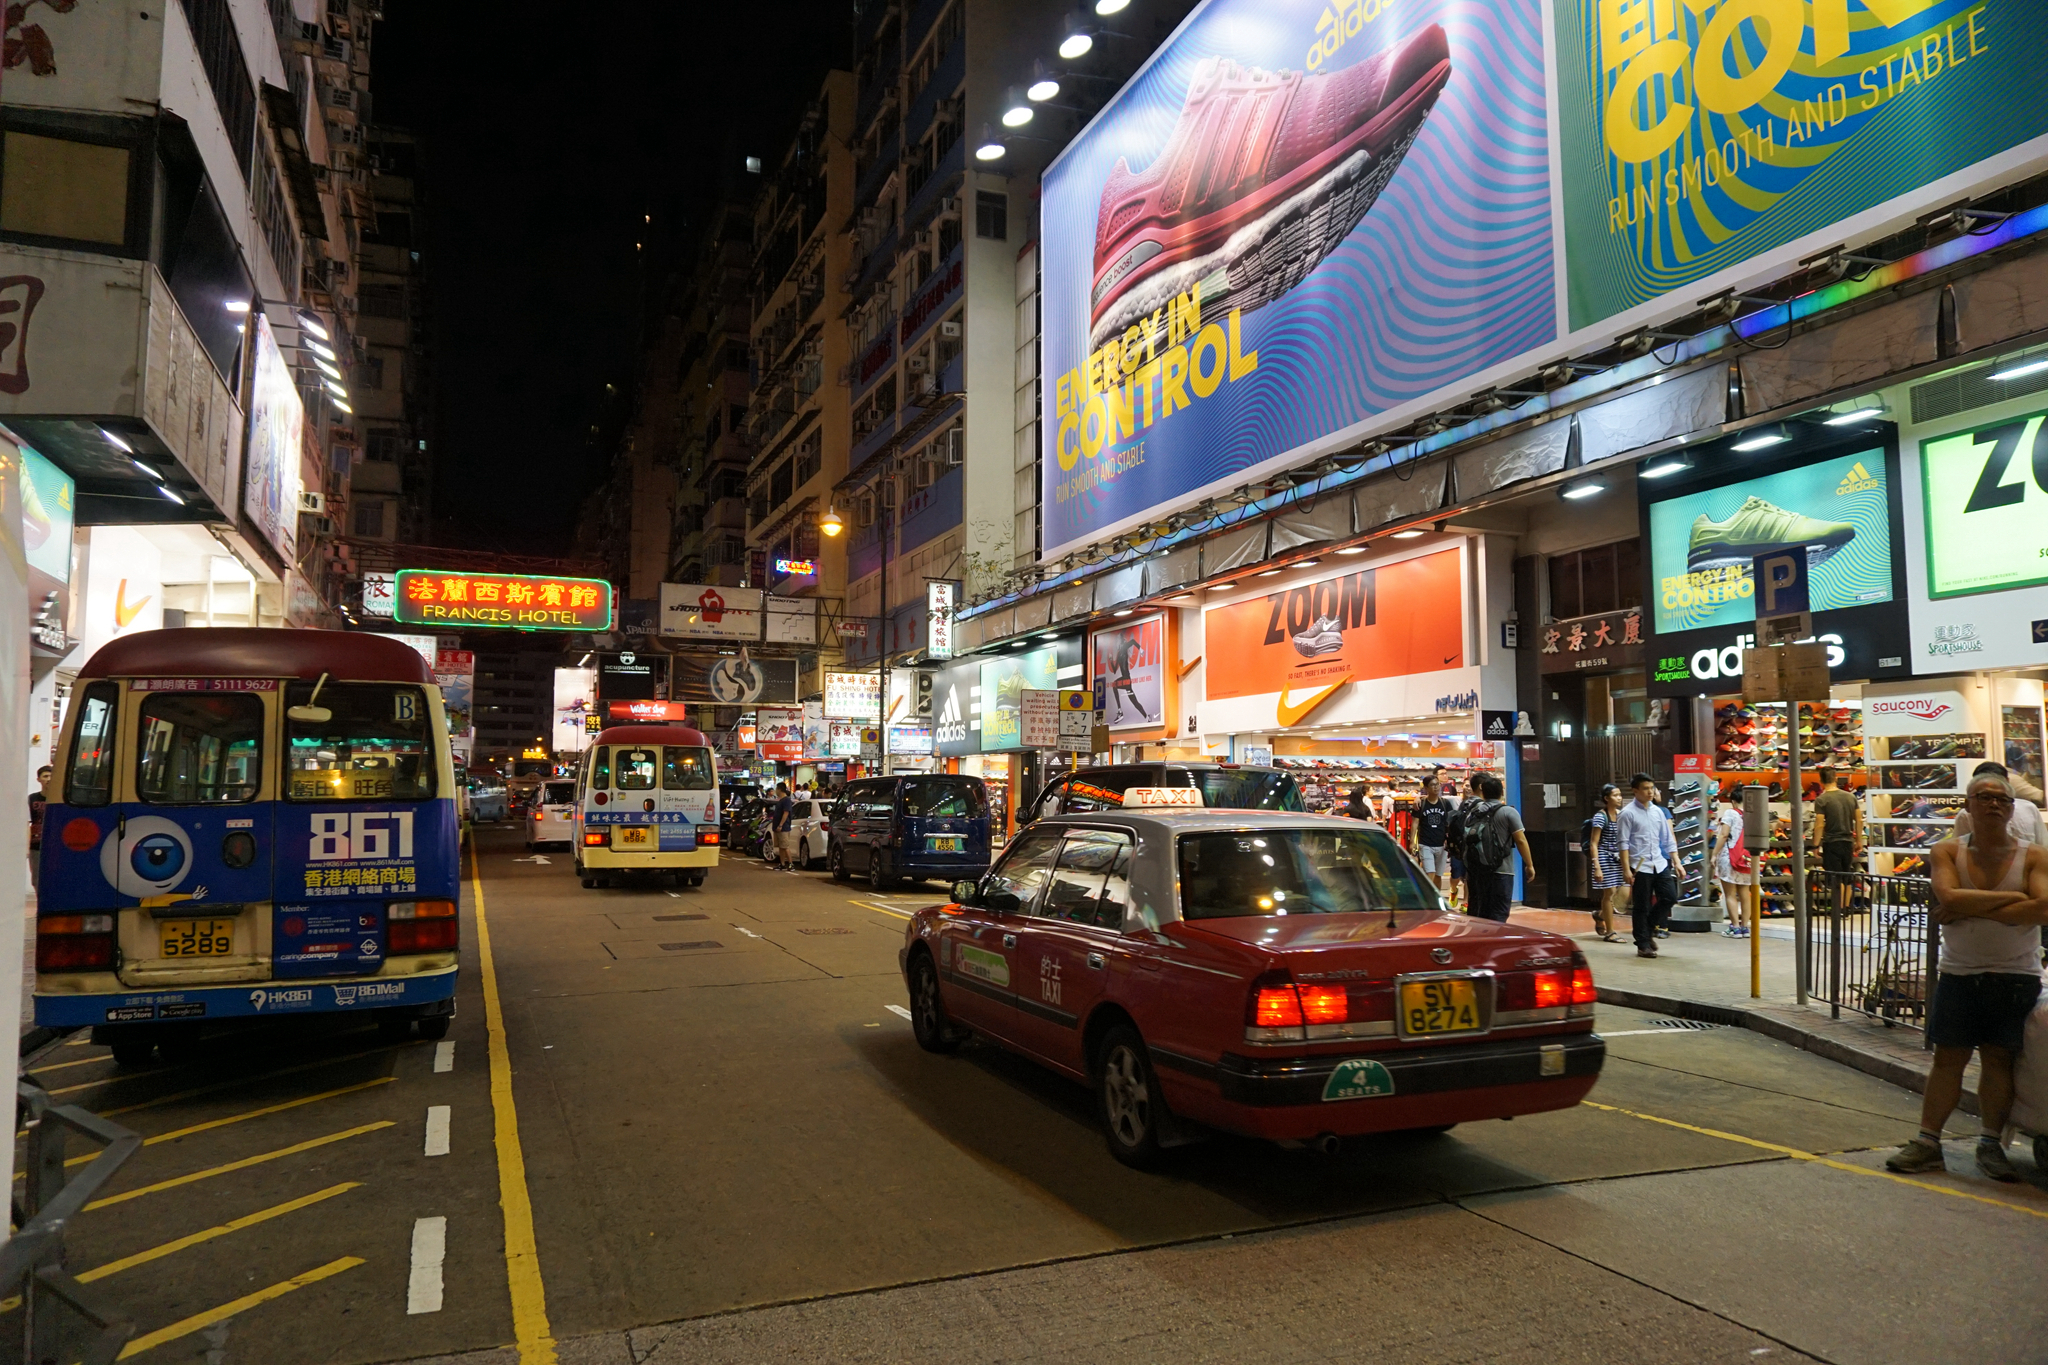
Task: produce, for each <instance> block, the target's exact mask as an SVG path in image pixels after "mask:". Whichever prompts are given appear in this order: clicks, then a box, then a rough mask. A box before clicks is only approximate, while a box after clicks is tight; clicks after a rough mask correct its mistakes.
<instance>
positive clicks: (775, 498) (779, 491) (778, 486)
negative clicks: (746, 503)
mask: <svg viewBox="0 0 2048 1365" xmlns="http://www.w3.org/2000/svg"><path fill="white" fill-rule="evenodd" d="M789 476H790V467H789V461H788V460H784V461H783V462H782V463H781V464H779V465H777V466H775V472H774V473H772V474H770V475H769V476H768V505H769V506H770V507H780V506H782V504H784V503H785V502H788V501H789V495H790V493H791V492H792V491H794V490H793V488H792V486H791V484H790V481H789Z"/></svg>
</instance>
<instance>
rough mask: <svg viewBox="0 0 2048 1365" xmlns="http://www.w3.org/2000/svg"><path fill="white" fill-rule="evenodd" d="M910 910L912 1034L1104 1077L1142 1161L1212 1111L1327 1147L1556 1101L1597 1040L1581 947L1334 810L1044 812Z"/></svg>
mask: <svg viewBox="0 0 2048 1365" xmlns="http://www.w3.org/2000/svg"><path fill="white" fill-rule="evenodd" d="M904 927H905V937H904V942H903V948H902V952H901V957H900V960H901V963H902V969H903V977H904V983H905V985H906V986H907V987H908V989H909V993H910V1015H911V1027H912V1028H913V1029H914V1030H915V1032H916V1035H917V1041H918V1043H919V1044H920V1045H922V1046H923V1047H925V1048H926V1049H927V1050H929V1051H933V1052H949V1051H951V1050H952V1049H954V1048H955V1047H957V1046H959V1044H960V1042H961V1040H962V1039H963V1038H965V1037H966V1036H967V1035H968V1033H970V1032H972V1033H975V1034H979V1035H982V1036H983V1037H986V1038H988V1039H989V1040H991V1041H993V1042H995V1043H997V1044H999V1045H1001V1046H1003V1047H1006V1048H1009V1049H1012V1050H1014V1051H1016V1052H1019V1053H1022V1054H1024V1055H1025V1056H1027V1057H1031V1058H1033V1059H1035V1060H1037V1061H1039V1062H1041V1063H1043V1064H1044V1065H1046V1066H1048V1067H1051V1068H1052V1069H1054V1070H1056V1071H1058V1072H1060V1073H1061V1074H1063V1075H1066V1076H1070V1077H1072V1078H1073V1079H1075V1080H1077V1081H1081V1082H1083V1083H1084V1084H1087V1085H1090V1086H1092V1087H1093V1088H1094V1090H1095V1092H1096V1102H1097V1107H1098V1112H1099V1114H1100V1115H1101V1118H1102V1123H1103V1127H1104V1129H1105V1130H1106V1133H1107V1136H1108V1140H1109V1148H1110V1151H1111V1153H1112V1154H1113V1155H1115V1156H1116V1157H1117V1159H1118V1160H1120V1161H1123V1162H1126V1163H1128V1164H1130V1165H1134V1166H1148V1165H1151V1164H1153V1163H1154V1162H1156V1161H1157V1160H1158V1159H1159V1158H1160V1155H1161V1149H1162V1148H1165V1147H1171V1146H1176V1145H1179V1144H1180V1143H1182V1142H1186V1141H1192V1140H1194V1139H1195V1138H1196V1137H1197V1136H1199V1135H1200V1133H1201V1132H1202V1130H1203V1129H1204V1128H1214V1129H1221V1130H1223V1131H1226V1132H1232V1133H1239V1134H1243V1135H1245V1136H1248V1137H1256V1138H1267V1139H1271V1140H1274V1141H1278V1142H1281V1143H1285V1144H1289V1145H1296V1146H1299V1145H1304V1144H1306V1145H1309V1146H1312V1147H1315V1148H1317V1149H1318V1150H1322V1151H1331V1150H1334V1149H1335V1148H1336V1147H1337V1145H1338V1144H1339V1142H1340V1141H1341V1140H1342V1139H1343V1138H1346V1137H1349V1136H1353V1135H1357V1134H1365V1133H1382V1132H1394V1131H1405V1132H1408V1133H1412V1134H1415V1135H1417V1136H1424V1135H1433V1134H1437V1133H1441V1132H1443V1131H1445V1130H1446V1129H1448V1128H1451V1127H1454V1126H1455V1125H1457V1124H1459V1123H1466V1122H1472V1121H1475V1120H1480V1119H1499V1118H1511V1117H1513V1116H1515V1115H1517V1114H1533V1113H1539V1112H1542V1111H1544V1110H1553V1109H1568V1108H1570V1107H1572V1106H1573V1105H1576V1104H1577V1103H1578V1102H1579V1101H1580V1100H1581V1099H1583V1098H1584V1097H1585V1095H1586V1092H1587V1091H1589V1090H1590V1089H1592V1087H1593V1084H1594V1082H1595V1080H1596V1079H1597V1078H1598V1077H1599V1074H1600V1069H1601V1063H1602V1061H1603V1059H1604V1057H1605V1052H1606V1049H1605V1045H1604V1044H1603V1043H1602V1042H1601V1040H1600V1038H1599V1036H1598V1035H1596V1034H1595V1033H1594V1032H1593V1010H1594V991H1593V974H1592V972H1591V970H1590V969H1589V968H1588V967H1587V965H1586V959H1585V957H1584V955H1583V954H1581V953H1580V952H1579V951H1578V949H1577V948H1576V947H1575V946H1574V944H1573V943H1572V941H1571V939H1569V938H1567V937H1565V936H1564V935H1562V934H1559V933H1553V932H1550V931H1548V930H1543V929H1536V928H1531V927H1528V926H1524V925H1510V924H1495V923H1493V922H1492V921H1490V920H1481V919H1468V918H1466V917H1465V916H1463V915H1460V914H1457V913H1456V912H1454V911H1452V910H1450V909H1449V908H1448V907H1446V906H1445V905H1444V903H1443V899H1442V897H1441V896H1439V895H1438V894H1437V891H1436V888H1435V887H1434V886H1433V885H1431V884H1430V883H1429V882H1428V881H1427V879H1426V878H1424V876H1423V875H1422V872H1421V870H1420V869H1419V868H1417V867H1416V866H1415V865H1414V864H1413V863H1412V862H1410V861H1409V860H1408V859H1407V858H1406V857H1405V856H1404V855H1403V854H1402V852H1401V849H1400V846H1399V845H1397V844H1396V843H1395V842H1394V841H1393V839H1391V838H1390V837H1388V835H1387V834H1386V832H1385V831H1384V830H1380V829H1376V828H1373V827H1372V826H1369V825H1364V824H1360V823H1359V822H1357V821H1354V820H1345V819H1342V818H1339V817H1333V816H1323V815H1295V814H1291V813H1283V812H1252V811H1231V810H1192V809H1190V810H1186V811H1177V810H1167V809H1160V808H1156V807H1152V808H1141V807H1134V808H1131V809H1127V810H1118V811H1114V812H1103V813H1101V814H1096V815H1083V816H1072V817H1055V818H1050V819H1046V820H1043V821H1040V822H1039V823H1037V824H1034V825H1032V826H1031V827H1030V828H1028V829H1025V830H1020V831H1019V832H1018V834H1017V837H1016V838H1015V839H1013V840H1011V841H1010V845H1009V847H1008V848H1007V849H1005V850H1004V852H1003V859H1002V861H1001V862H1000V863H998V864H997V865H996V866H995V867H994V868H993V869H992V870H991V871H990V872H989V873H988V875H987V876H985V877H982V878H980V879H979V880H976V881H964V882H962V883H960V884H959V885H956V886H955V887H954V888H953V903H952V904H950V905H945V906H933V907H929V908H926V909H921V910H919V911H918V912H917V913H916V914H914V915H913V916H912V917H911V919H910V922H909V923H908V924H907V925H905V926H904ZM935 1093H939V1094H944V1093H945V1091H944V1087H943V1086H941V1087H940V1088H939V1089H938V1090H937V1091H935Z"/></svg>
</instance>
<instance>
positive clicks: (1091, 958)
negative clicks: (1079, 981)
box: [1088, 953, 1102, 971]
mask: <svg viewBox="0 0 2048 1365" xmlns="http://www.w3.org/2000/svg"><path fill="white" fill-rule="evenodd" d="M1088 965H1089V966H1091V967H1093V968H1095V970H1097V971H1101V970H1102V954H1101V953H1090V954H1088Z"/></svg>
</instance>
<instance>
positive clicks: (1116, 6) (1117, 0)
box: [1095, 0, 1131, 19]
mask: <svg viewBox="0 0 2048 1365" xmlns="http://www.w3.org/2000/svg"><path fill="white" fill-rule="evenodd" d="M1130 7H1131V0H1095V12H1096V13H1097V14H1099V15H1101V16H1102V17H1103V18H1105V19H1107V18H1108V17H1109V16H1110V15H1112V14H1122V13H1123V12H1124V11H1125V10H1127V9H1129V8H1130Z"/></svg>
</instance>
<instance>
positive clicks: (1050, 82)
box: [1024, 75, 1060, 104]
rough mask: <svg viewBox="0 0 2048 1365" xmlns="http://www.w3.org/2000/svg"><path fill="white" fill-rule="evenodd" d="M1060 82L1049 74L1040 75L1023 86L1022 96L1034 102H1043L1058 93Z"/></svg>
mask: <svg viewBox="0 0 2048 1365" xmlns="http://www.w3.org/2000/svg"><path fill="white" fill-rule="evenodd" d="M1059 92H1060V83H1059V82H1058V81H1056V80H1054V79H1053V78H1052V77H1051V76H1049V75H1041V76H1038V77H1037V78H1036V79H1034V80H1033V81H1032V82H1031V84H1030V85H1028V86H1026V87H1024V98H1026V99H1028V100H1030V101H1032V102H1033V103H1035V104H1043V103H1045V102H1046V101H1047V100H1049V99H1051V98H1052V97H1053V96H1055V95H1057V94H1059Z"/></svg>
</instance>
